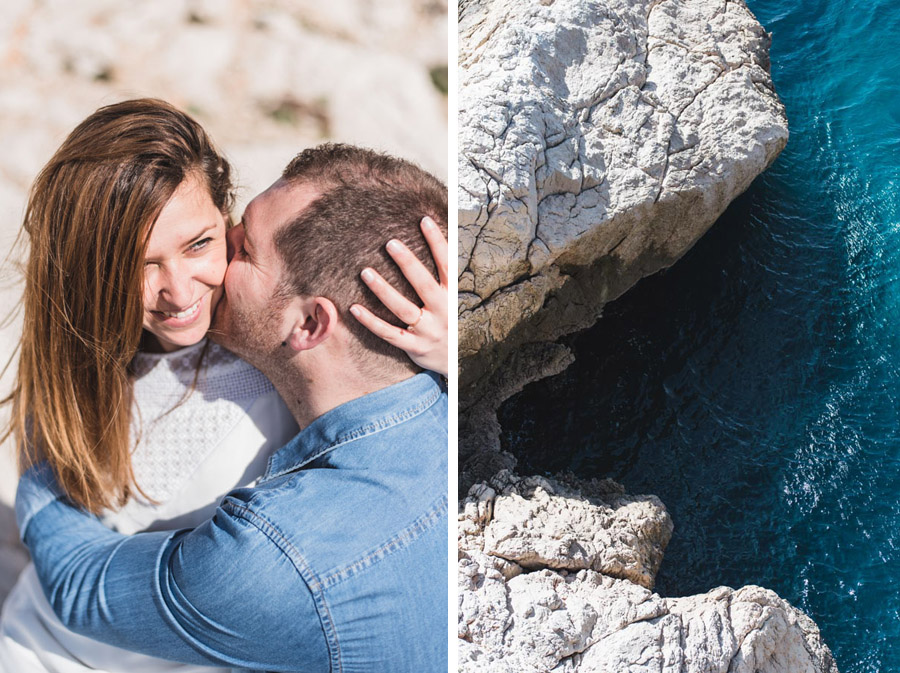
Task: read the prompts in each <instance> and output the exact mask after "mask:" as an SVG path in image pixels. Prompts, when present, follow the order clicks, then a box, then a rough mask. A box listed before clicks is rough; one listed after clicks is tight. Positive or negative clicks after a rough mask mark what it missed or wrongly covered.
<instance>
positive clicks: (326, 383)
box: [263, 367, 414, 428]
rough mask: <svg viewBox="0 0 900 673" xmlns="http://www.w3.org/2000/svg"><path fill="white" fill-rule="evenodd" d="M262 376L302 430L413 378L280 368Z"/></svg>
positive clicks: (405, 374)
mask: <svg viewBox="0 0 900 673" xmlns="http://www.w3.org/2000/svg"><path fill="white" fill-rule="evenodd" d="M263 373H264V374H265V375H266V376H268V378H269V380H270V381H271V382H272V385H274V386H275V389H276V390H277V391H278V394H279V395H281V397H282V399H283V400H284V402H285V404H286V405H287V407H288V409H289V410H290V412H291V415H292V416H293V417H294V420H295V421H297V425H299V426H300V427H301V428H305V427H306V426H308V425H309V424H310V423H312V422H313V421H314V420H316V419H317V418H318V417H319V416H321V415H323V414H325V413H327V412H329V411H331V410H332V409H335V408H337V407H339V406H341V405H342V404H346V403H347V402H350V401H352V400H355V399H358V398H360V397H363V396H364V395H368V394H369V393H374V392H375V391H377V390H381V389H383V388H387V387H388V386H392V385H394V384H395V383H400V382H401V381H404V380H406V379H408V378H411V377H412V376H414V374H413V373H412V372H399V373H397V374H395V375H393V376H391V377H387V378H383V379H376V380H373V379H372V377H368V376H364V375H362V374H361V373H360V372H359V371H357V370H356V369H354V368H352V367H333V368H330V369H329V370H328V371H327V373H326V372H301V371H298V370H296V369H295V368H293V367H279V368H277V370H276V371H272V372H267V371H264V372H263Z"/></svg>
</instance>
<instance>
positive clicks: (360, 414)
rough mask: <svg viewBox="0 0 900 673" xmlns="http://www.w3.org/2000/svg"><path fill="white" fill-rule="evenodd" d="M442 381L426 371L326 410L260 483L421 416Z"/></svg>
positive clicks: (280, 453)
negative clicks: (343, 446) (350, 443)
mask: <svg viewBox="0 0 900 673" xmlns="http://www.w3.org/2000/svg"><path fill="white" fill-rule="evenodd" d="M439 381H440V379H439V377H438V375H437V374H434V373H433V372H423V373H422V374H416V375H415V376H413V377H412V378H409V379H406V380H405V381H401V382H400V383H395V384H394V385H392V386H388V387H387V388H382V389H381V390H376V391H375V392H374V393H369V394H368V395H363V396H362V397H358V398H356V399H355V400H350V401H349V402H345V403H344V404H342V405H340V406H338V407H335V408H334V409H332V410H330V411H326V412H325V413H324V414H322V415H321V416H319V417H318V418H317V419H316V420H314V421H313V422H312V423H310V424H309V425H308V426H306V428H304V429H303V430H301V431H300V433H299V434H298V435H297V436H296V437H294V438H293V439H292V440H291V441H290V442H288V443H287V444H286V445H285V446H283V447H282V448H280V449H278V451H276V452H275V453H274V454H272V456H271V457H270V458H269V463H268V465H267V466H266V473H265V474H264V475H263V476H262V478H261V479H260V481H259V483H261V484H262V483H265V482H266V481H268V480H270V479H274V478H275V477H279V476H281V475H284V474H287V473H289V472H293V471H295V470H299V469H300V468H301V467H303V466H304V465H306V464H307V463H309V462H310V461H312V460H315V459H316V458H318V457H320V456H322V455H324V454H326V453H328V452H329V451H332V450H334V449H336V448H337V447H339V446H342V445H344V444H347V443H349V442H353V441H355V440H357V439H360V438H362V437H365V436H367V435H371V434H374V433H376V432H381V431H382V430H385V429H387V428H390V427H391V426H394V425H397V424H399V423H403V422H404V421H408V420H409V419H410V418H413V417H414V416H418V415H419V414H421V413H422V412H423V411H425V410H426V409H428V408H429V407H431V406H432V405H433V404H434V403H435V402H437V401H438V399H439V398H440V396H441V393H442V392H443V390H442V387H441V384H440V382H439Z"/></svg>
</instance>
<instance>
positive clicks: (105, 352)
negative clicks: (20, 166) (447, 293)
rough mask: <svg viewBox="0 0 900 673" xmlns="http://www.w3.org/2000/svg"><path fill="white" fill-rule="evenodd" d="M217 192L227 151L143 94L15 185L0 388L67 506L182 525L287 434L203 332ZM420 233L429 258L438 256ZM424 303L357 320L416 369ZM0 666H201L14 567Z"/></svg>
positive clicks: (281, 413)
mask: <svg viewBox="0 0 900 673" xmlns="http://www.w3.org/2000/svg"><path fill="white" fill-rule="evenodd" d="M231 205H232V191H231V181H230V169H229V166H228V163H227V162H226V161H225V159H224V158H222V157H221V155H220V154H219V153H218V152H217V151H216V150H215V148H214V147H213V145H212V144H211V142H210V141H209V139H208V137H207V136H206V134H205V133H204V131H203V129H202V128H201V127H200V126H199V125H198V124H197V123H196V122H195V121H193V120H192V119H191V118H190V117H188V116H187V115H185V114H183V113H181V112H180V111H178V110H176V109H175V108H173V107H171V106H169V105H167V104H165V103H163V102H161V101H155V100H136V101H127V102H125V103H119V104H117V105H112V106H108V107H105V108H102V109H100V110H98V111H97V112H96V113H94V114H93V115H91V116H90V117H88V118H87V119H86V120H85V121H84V122H82V124H80V125H79V126H78V127H77V128H76V129H75V130H74V131H73V132H72V134H71V135H70V136H69V137H68V138H67V139H66V141H65V142H64V143H63V145H62V146H61V147H60V149H59V150H58V151H57V153H56V155H55V156H54V157H53V158H52V159H51V161H50V162H49V163H48V165H47V166H46V167H45V168H44V170H43V171H42V172H41V174H40V175H39V176H38V178H37V180H36V181H35V184H34V186H33V187H32V191H31V196H30V199H29V205H28V209H27V211H26V217H25V231H26V232H27V233H28V235H29V237H30V240H31V255H30V258H29V262H28V266H27V275H26V290H25V298H24V303H25V325H24V332H23V339H22V350H21V356H20V364H19V372H18V378H17V383H16V388H15V390H14V393H13V395H12V398H11V399H12V403H13V419H12V426H11V429H12V431H14V432H15V434H16V435H17V437H18V438H19V440H20V444H21V445H22V446H23V449H22V455H21V465H20V467H21V468H22V469H25V468H27V467H28V466H29V465H31V464H33V463H35V462H37V461H38V460H47V461H48V462H49V463H50V465H51V466H52V468H53V470H54V473H55V475H56V477H57V481H58V483H59V484H60V486H61V487H62V488H63V489H64V490H65V491H66V493H67V495H68V496H69V498H70V499H71V500H72V501H74V502H75V503H77V504H79V505H81V506H82V507H83V508H85V509H87V510H89V511H91V512H94V513H96V514H99V515H101V516H102V517H103V519H104V522H105V523H106V524H107V525H109V526H110V527H113V528H116V529H117V530H119V531H121V532H128V533H130V532H136V531H138V530H151V529H155V530H159V529H170V528H179V527H188V526H191V527H192V526H195V525H197V524H198V523H200V522H201V521H203V520H205V519H207V518H209V516H210V515H211V513H212V511H213V509H214V507H215V504H216V502H217V501H218V500H219V499H220V497H221V496H222V495H223V494H224V493H226V492H227V491H229V490H231V489H233V488H235V487H238V486H243V485H247V484H249V483H251V482H252V481H253V480H254V479H255V478H257V477H258V476H259V475H260V474H262V472H263V470H264V467H265V461H266V459H267V457H268V455H269V454H270V453H271V452H272V450H274V449H275V448H278V447H279V446H281V445H282V444H284V443H285V442H286V441H287V440H288V439H289V438H290V437H292V436H293V435H294V434H295V433H296V432H297V430H298V428H297V427H296V425H295V424H294V422H293V420H292V418H291V416H290V414H289V413H288V411H287V409H286V407H285V406H284V404H283V402H282V401H281V400H280V398H278V395H277V394H276V393H275V391H274V389H273V388H272V386H271V384H270V383H269V382H268V381H267V380H266V379H265V377H263V376H262V374H260V373H259V372H258V371H257V370H255V369H254V368H253V367H251V366H250V365H248V364H247V363H245V362H243V361H241V360H240V359H238V358H237V357H236V356H234V355H232V354H231V353H229V352H228V351H227V350H225V349H223V348H221V347H219V346H217V345H215V344H212V343H210V342H207V341H206V339H205V334H206V331H207V329H208V328H209V324H210V320H211V317H212V314H213V311H214V309H215V305H216V302H217V300H218V298H219V296H220V295H221V283H222V279H223V276H224V273H225V268H226V266H227V260H226V241H225V231H226V228H227V224H228V212H229V210H230V207H231ZM428 231H430V232H431V233H429V234H427V235H428V236H430V237H431V238H429V243H430V244H431V245H432V250H433V251H435V253H436V258H437V259H438V265H439V266H442V267H444V266H445V262H444V261H443V259H444V258H445V256H446V251H445V250H443V249H442V248H441V247H440V245H441V241H438V240H437V239H436V238H435V237H434V229H430V230H428ZM438 236H439V234H438ZM392 254H394V253H392ZM394 257H395V259H398V260H399V263H400V265H401V268H402V269H403V270H404V273H408V270H409V269H412V268H413V266H412V265H413V264H414V260H413V259H411V255H410V253H409V252H408V251H403V250H401V252H400V253H397V254H394ZM364 277H369V278H371V280H370V281H367V282H368V283H369V285H370V287H371V288H373V291H375V292H376V294H377V295H378V296H380V297H382V298H384V300H385V302H386V304H387V305H388V306H389V307H390V308H391V309H392V310H395V311H397V310H401V309H405V311H406V314H409V310H408V309H409V306H408V304H409V302H406V300H400V299H398V298H397V296H396V294H395V293H392V292H391V291H390V288H389V287H388V286H386V284H385V283H384V282H383V281H381V280H380V279H379V278H378V276H377V274H376V275H374V276H372V275H370V274H365V275H364ZM441 277H442V280H444V281H445V280H446V272H445V270H444V269H442V276H441ZM403 302H405V303H406V305H404V303H403ZM415 310H416V311H417V312H418V309H415ZM442 310H443V311H444V312H446V307H445V306H444V307H431V306H426V307H425V308H424V309H423V312H422V313H421V318H420V319H419V321H418V322H417V324H416V330H415V334H411V333H409V332H400V331H398V330H396V328H393V329H388V328H387V327H386V326H385V325H384V324H383V323H380V322H378V321H377V319H375V318H374V317H373V316H372V315H371V314H369V313H368V312H366V311H364V310H363V311H359V315H360V316H361V319H362V321H363V322H364V324H367V325H368V326H371V327H372V328H373V330H374V331H376V333H381V334H383V335H384V336H385V337H387V338H389V339H391V340H392V341H393V342H394V343H397V344H398V345H400V346H402V347H404V348H405V349H406V350H407V351H408V352H415V353H416V354H417V356H416V357H417V362H420V363H424V364H426V365H428V363H432V362H434V360H435V358H437V359H440V358H441V351H443V353H444V357H446V341H445V339H446V334H439V332H444V333H445V332H446V315H445V314H444V315H443V316H441V315H439V314H440V312H441V311H442ZM441 326H443V327H441ZM431 366H433V367H435V368H438V369H440V368H441V365H434V364H432V365H431ZM443 367H444V368H445V367H446V365H445V364H444V365H443ZM24 438H27V439H28V441H27V442H25V441H23V439H24ZM0 668H2V670H10V671H16V672H21V673H27V672H28V671H53V672H56V671H58V672H60V673H74V672H75V671H85V670H104V671H109V672H110V673H112V672H114V671H130V672H136V671H170V670H171V671H174V670H177V671H189V670H191V671H193V670H196V671H200V670H205V671H209V670H215V669H209V668H197V667H191V666H184V665H179V664H174V663H171V662H165V661H162V660H158V659H153V658H150V657H146V656H143V655H137V654H133V653H130V652H125V651H123V650H119V649H117V648H113V647H109V646H106V645H101V644H99V643H96V642H94V641H91V640H88V639H85V638H82V637H80V636H77V635H75V634H72V633H70V632H68V631H67V630H65V628H64V627H63V626H62V625H61V624H60V623H59V622H58V620H57V619H56V618H55V616H54V615H53V613H52V610H51V609H50V606H49V604H48V603H47V601H46V599H45V598H44V596H43V593H42V591H41V589H40V586H39V584H38V582H37V578H36V575H35V574H34V572H33V569H32V568H30V567H29V568H28V569H26V571H25V572H24V573H23V575H22V577H21V578H20V580H19V582H18V584H17V585H16V587H15V588H14V589H13V592H12V593H11V594H10V596H9V598H8V599H7V602H6V604H5V605H4V612H3V618H2V622H0Z"/></svg>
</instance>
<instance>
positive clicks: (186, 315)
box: [160, 299, 203, 318]
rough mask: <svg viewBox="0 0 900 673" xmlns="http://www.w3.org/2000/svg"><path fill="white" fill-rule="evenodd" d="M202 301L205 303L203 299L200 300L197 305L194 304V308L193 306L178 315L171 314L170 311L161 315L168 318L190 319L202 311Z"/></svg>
mask: <svg viewBox="0 0 900 673" xmlns="http://www.w3.org/2000/svg"><path fill="white" fill-rule="evenodd" d="M201 301H203V300H202V299H200V300H198V301H197V303H196V304H194V305H193V306H191V307H190V308H186V309H185V310H183V311H179V312H178V313H169V312H168V311H160V313H162V314H163V315H164V316H166V317H168V318H190V317H191V316H192V315H194V314H195V313H196V312H197V311H199V310H200V302H201Z"/></svg>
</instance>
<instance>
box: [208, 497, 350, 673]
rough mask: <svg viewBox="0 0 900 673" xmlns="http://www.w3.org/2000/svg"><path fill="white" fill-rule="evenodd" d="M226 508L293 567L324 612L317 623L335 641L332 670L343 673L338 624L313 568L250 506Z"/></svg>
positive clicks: (297, 550) (330, 647) (331, 649)
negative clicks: (284, 557)
mask: <svg viewBox="0 0 900 673" xmlns="http://www.w3.org/2000/svg"><path fill="white" fill-rule="evenodd" d="M226 507H227V509H230V510H231V511H232V512H234V514H235V516H238V517H240V518H242V519H244V520H245V521H246V522H247V523H249V524H250V525H251V526H253V527H254V528H256V529H257V530H259V531H260V533H262V534H263V535H264V536H266V537H267V538H269V540H271V541H272V543H273V544H274V545H275V546H276V547H278V548H279V549H280V550H281V551H282V553H283V554H285V555H286V556H287V557H288V558H289V559H290V560H291V563H292V565H293V566H294V567H295V568H296V569H297V572H298V573H299V575H300V577H301V578H302V579H303V581H304V582H305V583H306V586H307V587H309V589H310V591H311V593H312V594H313V596H314V600H315V602H316V605H317V606H318V607H320V608H321V610H324V611H325V619H323V618H322V614H321V612H319V621H320V622H322V626H323V630H324V631H325V635H326V641H328V640H333V641H334V645H333V647H332V646H331V645H329V648H328V649H329V650H330V651H331V663H332V669H331V670H332V671H334V672H335V673H341V671H343V665H342V663H341V644H340V640H339V638H338V634H337V625H336V624H335V622H334V618H333V617H332V616H331V610H330V609H329V608H328V601H327V600H326V599H325V591H324V589H325V587H324V585H323V583H322V582H321V581H319V578H318V577H316V574H315V573H314V572H313V570H312V568H310V567H309V564H308V563H307V562H306V560H305V559H304V558H303V554H301V553H300V550H299V549H297V548H296V547H295V546H294V545H292V544H291V542H290V540H288V539H287V538H286V537H285V536H284V535H283V534H282V532H281V531H280V530H279V529H278V527H277V526H275V525H274V524H273V523H272V522H270V521H269V520H268V519H266V518H264V517H262V516H261V515H260V514H258V513H257V512H255V511H253V510H252V509H250V508H249V507H247V506H245V505H235V504H230V505H227V506H226ZM329 632H330V633H331V638H330V639H329V638H328V634H329Z"/></svg>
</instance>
